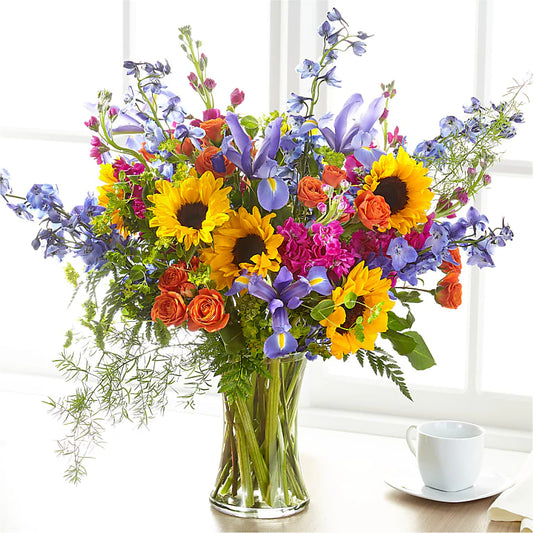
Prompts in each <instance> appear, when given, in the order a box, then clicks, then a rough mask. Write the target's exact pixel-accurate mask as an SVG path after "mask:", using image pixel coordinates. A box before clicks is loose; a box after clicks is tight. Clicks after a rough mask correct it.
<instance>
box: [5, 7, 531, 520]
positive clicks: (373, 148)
mask: <svg viewBox="0 0 533 533" xmlns="http://www.w3.org/2000/svg"><path fill="white" fill-rule="evenodd" d="M318 33H319V36H320V37H321V38H322V41H323V50H322V55H321V57H320V59H319V60H318V61H312V60H308V59H306V60H304V61H303V63H302V64H301V65H300V66H299V67H298V69H297V70H298V72H299V73H300V75H301V78H303V79H309V82H310V89H309V93H308V94H307V95H297V94H294V93H291V95H290V97H289V99H288V102H287V104H288V105H287V110H286V112H283V113H280V112H278V111H274V112H272V113H271V114H269V115H266V116H261V117H255V116H252V115H243V114H239V113H238V112H237V108H238V106H240V105H241V104H242V102H243V100H244V98H245V95H244V92H243V91H241V90H239V89H235V90H234V91H233V92H232V93H231V95H230V103H229V105H228V106H227V108H226V110H225V111H224V112H221V111H220V110H219V109H218V108H216V107H215V102H214V89H215V87H216V82H215V81H214V80H213V79H212V78H210V77H208V75H207V64H208V61H207V57H206V55H205V54H204V53H202V52H201V50H200V46H201V44H200V43H199V42H198V41H195V40H194V39H193V37H192V34H191V29H190V27H183V28H180V36H179V38H180V42H181V47H182V49H183V50H184V51H185V53H186V56H187V58H188V60H190V61H191V63H192V65H193V67H194V69H193V71H192V72H191V73H190V74H189V75H188V81H189V83H190V86H191V87H192V89H193V91H194V92H195V93H196V94H197V95H198V96H199V97H200V98H201V100H202V101H203V103H204V105H205V111H204V112H203V115H202V117H194V116H192V115H190V114H189V113H188V112H187V111H186V109H185V107H184V105H183V103H182V99H181V97H180V96H178V95H176V94H174V93H173V92H172V91H171V90H170V89H169V88H168V87H167V86H166V85H165V77H166V76H167V75H168V74H169V73H170V66H169V65H168V63H164V64H163V63H161V62H156V63H154V64H152V63H147V62H134V61H126V62H125V63H124V67H125V68H126V69H127V73H128V75H130V76H131V77H132V80H134V83H133V85H132V86H130V87H129V89H128V91H127V93H126V95H125V96H124V100H123V103H122V104H120V105H115V104H114V103H113V101H112V95H111V94H110V93H109V92H108V91H101V92H100V93H99V94H98V101H97V103H96V105H94V106H92V108H91V109H92V116H91V117H90V118H89V119H88V120H87V122H86V123H85V125H86V126H87V128H89V130H91V132H92V133H93V136H92V139H91V151H90V155H91V156H92V157H93V158H94V159H95V161H96V163H97V164H98V165H99V180H100V184H99V186H98V187H96V191H95V193H90V194H89V195H88V196H87V198H86V199H85V200H84V202H83V204H81V205H79V206H76V207H74V208H72V209H67V208H66V207H65V206H64V205H63V202H62V201H61V199H60V196H59V193H58V191H57V189H56V187H55V186H53V185H49V184H35V185H34V186H33V187H32V188H31V189H30V191H29V192H28V193H27V195H26V196H22V197H17V196H16V195H14V194H13V192H12V188H11V185H10V182H9V176H8V173H7V171H2V174H1V176H0V193H1V194H2V196H3V197H4V199H5V200H6V202H7V206H8V207H9V208H10V209H12V210H13V211H14V212H15V214H17V215H18V216H20V217H22V218H24V219H28V220H34V221H37V222H39V225H40V228H39V231H38V234H37V236H36V237H35V239H34V241H33V242H32V246H33V247H34V248H35V249H36V250H37V249H44V255H45V257H56V258H58V259H59V260H64V259H65V257H67V256H70V257H72V258H73V261H78V265H80V264H81V265H82V267H81V269H80V267H79V266H74V265H73V264H70V263H69V264H67V266H66V268H65V271H66V275H67V279H68V280H69V281H70V282H71V283H72V285H73V286H74V291H75V296H76V297H77V298H83V302H84V303H83V316H82V317H81V319H80V323H79V326H78V327H77V328H76V329H75V330H69V331H68V332H67V338H66V342H65V345H64V349H63V352H62V353H61V356H60V358H59V359H58V361H57V366H58V368H59V370H60V371H61V372H62V373H63V374H64V375H65V377H66V378H67V379H71V380H76V382H77V383H78V388H77V390H76V392H75V393H74V394H72V395H70V396H66V397H64V398H60V399H57V400H55V399H50V400H49V403H50V405H51V406H52V407H53V409H54V411H55V412H56V413H57V414H58V415H60V416H61V417H62V418H63V419H64V420H65V422H66V424H67V425H68V427H69V429H70V434H69V435H68V436H67V437H66V438H65V439H63V440H62V441H60V446H61V452H62V453H63V454H65V455H66V456H68V457H69V458H70V459H71V463H70V465H69V467H68V468H67V471H66V475H67V478H69V479H70V480H71V481H74V482H77V481H79V480H80V478H81V476H82V475H83V474H85V466H84V462H83V459H84V458H85V457H86V456H87V455H88V454H89V453H90V450H91V449H92V447H93V446H94V445H95V444H99V443H100V442H101V439H102V431H103V426H102V424H101V420H103V419H105V420H108V421H111V422H116V421H120V420H123V419H135V420H137V421H139V422H141V423H146V422H147V421H148V419H149V418H150V417H151V416H152V415H153V414H154V413H156V412H159V411H163V410H164V409H165V407H166V405H167V403H168V401H169V395H170V393H172V392H176V391H177V394H178V396H180V397H181V398H184V399H185V400H186V401H187V403H189V404H192V403H193V401H194V398H195V395H196V394H198V393H202V392H203V391H205V390H206V389H207V388H208V387H209V385H210V382H211V381H212V380H214V379H216V380H217V384H218V390H219V392H220V393H222V395H223V399H224V421H225V427H224V438H223V447H222V454H221V463H220V469H219V473H218V475H217V478H216V482H215V487H214V489H213V492H212V494H211V501H212V503H213V505H215V507H217V508H218V509H220V510H222V511H225V512H229V513H232V514H236V515H242V516H258V517H267V516H269V517H270V516H285V515H288V514H292V513H295V512H298V511H299V510H301V509H302V508H303V507H304V506H305V505H306V504H307V503H308V501H309V497H308V494H307V491H306V488H305V484H304V482H303V476H302V472H301V468H300V464H299V461H298V453H297V438H296V426H297V411H298V394H299V390H300V386H301V383H302V378H303V371H304V368H305V364H306V361H308V360H309V361H313V360H315V359H317V358H318V357H320V358H322V359H329V358H331V357H332V356H333V357H334V358H336V359H341V360H347V359H348V358H349V357H355V358H356V359H357V360H358V361H359V363H360V364H361V365H363V364H364V363H365V361H366V362H367V363H368V364H369V366H370V367H371V368H372V370H373V371H374V372H375V373H376V374H380V375H385V376H386V377H387V378H389V379H390V380H391V381H392V382H393V383H394V384H396V385H397V386H398V387H399V389H400V391H401V392H402V393H403V394H404V395H405V396H406V397H408V398H410V397H411V396H410V393H409V390H408V387H407V385H406V383H405V380H404V377H403V373H402V370H401V368H400V366H399V364H398V363H397V361H396V359H395V356H394V355H393V354H398V355H400V356H405V357H406V359H407V360H408V362H409V363H410V364H411V365H412V366H413V367H414V368H416V369H419V370H422V369H425V368H428V367H430V366H432V365H434V364H435V362H434V360H433V357H432V355H431V352H430V349H429V348H428V346H427V345H426V343H425V342H424V340H423V338H422V336H421V335H420V334H419V333H418V332H417V331H416V330H415V329H414V323H415V317H414V314H413V311H412V307H413V306H414V305H415V304H417V303H419V302H421V301H422V300H421V293H426V294H428V295H430V296H431V297H432V298H434V299H435V300H436V302H437V303H438V304H440V305H441V306H444V307H448V308H456V307H458V306H459V305H460V303H461V283H460V281H459V278H460V273H461V268H462V263H463V261H466V263H467V264H469V265H474V266H477V267H480V268H483V267H492V266H494V262H493V259H492V255H493V252H494V250H495V249H496V248H498V247H501V246H505V244H506V243H507V241H509V240H510V239H512V236H513V234H512V232H511V230H510V228H509V226H507V225H506V224H505V223H502V225H501V226H500V227H498V228H491V227H489V222H488V220H487V218H486V217H485V216H484V215H483V214H481V213H479V212H478V211H477V210H476V208H474V207H466V206H467V204H468V203H469V202H470V201H471V200H472V199H473V198H474V197H475V195H476V194H477V193H478V192H479V191H480V190H481V189H482V188H483V187H484V186H486V185H488V184H489V183H490V181H491V178H490V176H489V174H488V169H489V167H490V166H491V165H492V164H493V163H494V162H495V161H496V160H497V158H498V149H499V147H500V145H501V143H502V142H503V141H505V140H506V139H508V138H510V137H512V136H514V135H515V133H516V130H515V124H517V123H520V122H522V121H523V116H522V113H521V112H520V105H521V101H520V95H521V94H522V93H523V89H524V87H525V86H526V85H527V83H528V82H526V83H524V84H521V85H517V86H516V87H513V88H512V89H510V91H509V93H508V94H507V95H506V98H505V100H504V101H502V102H501V103H499V104H497V105H496V104H490V105H484V104H482V103H481V102H480V101H478V100H477V99H476V98H472V99H471V102H470V103H469V105H467V106H465V107H464V117H463V118H457V117H455V116H447V117H445V118H443V119H442V120H441V121H440V134H439V135H438V136H437V137H436V138H433V139H429V140H425V141H423V142H420V143H418V144H417V145H416V146H415V147H414V149H413V150H412V151H410V150H409V149H408V146H407V142H406V139H405V137H404V136H402V135H401V134H400V131H399V129H398V128H397V127H396V128H395V129H394V130H393V131H390V129H389V127H388V115H389V108H390V104H391V101H392V99H393V98H394V96H395V94H396V89H395V87H394V82H392V83H388V84H382V85H381V88H380V90H379V91H377V94H376V96H377V97H376V98H374V99H373V100H371V101H370V102H369V103H368V104H366V103H365V102H364V100H363V97H362V96H361V95H360V94H359V93H355V94H353V95H352V96H350V97H349V98H348V99H347V101H346V102H345V104H344V105H343V106H342V108H341V109H340V110H338V111H337V112H336V114H332V113H328V114H327V115H325V116H323V117H317V116H316V113H315V107H316V105H317V102H318V101H319V97H320V92H321V90H322V89H323V88H324V87H325V86H331V87H338V86H339V85H340V82H339V80H338V79H337V74H336V66H335V61H336V60H337V57H338V55H339V53H341V52H346V51H348V52H350V53H353V54H354V55H355V56H356V57H357V56H360V55H362V54H363V53H365V52H366V45H367V40H368V39H369V37H370V36H369V35H367V34H366V33H364V32H362V31H359V32H357V33H356V34H352V33H351V32H350V29H349V27H348V24H347V23H346V21H345V20H344V19H343V17H342V16H341V14H340V13H339V12H338V10H336V9H333V10H332V11H330V12H329V13H328V14H327V20H325V21H324V23H323V24H322V25H321V26H320V27H319V29H318ZM430 270H431V271H438V272H441V273H442V278H441V279H440V281H439V282H438V283H437V284H436V286H435V287H433V288H428V287H427V285H425V286H424V288H421V287H420V285H419V280H420V279H421V278H422V277H423V276H424V274H425V273H426V272H427V271H430ZM180 384H182V385H185V388H184V389H179V390H178V389H177V387H178V385H180Z"/></svg>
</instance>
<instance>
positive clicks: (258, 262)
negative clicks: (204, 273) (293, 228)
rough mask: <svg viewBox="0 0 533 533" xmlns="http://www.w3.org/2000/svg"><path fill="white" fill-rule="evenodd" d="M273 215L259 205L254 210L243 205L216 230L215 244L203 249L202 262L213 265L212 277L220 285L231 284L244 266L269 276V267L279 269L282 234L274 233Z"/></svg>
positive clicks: (220, 286) (250, 270) (274, 270)
mask: <svg viewBox="0 0 533 533" xmlns="http://www.w3.org/2000/svg"><path fill="white" fill-rule="evenodd" d="M274 216H275V214H274V213H272V214H270V215H267V216H265V217H262V218H261V213H259V209H257V207H254V208H253V211H252V213H249V212H248V211H246V209H245V208H244V207H241V208H239V211H238V212H237V213H235V212H233V213H232V214H231V215H230V219H229V220H228V221H227V222H226V223H225V224H224V225H223V226H221V227H220V228H218V229H217V230H216V231H215V233H214V237H213V240H214V246H213V248H212V249H209V248H206V249H205V250H204V251H203V254H202V262H204V263H206V264H208V265H209V266H210V267H211V279H213V280H214V281H215V283H216V285H217V289H219V290H221V289H223V288H225V287H230V286H231V284H232V283H233V280H234V279H235V278H236V277H237V276H239V274H240V273H241V270H243V269H246V270H247V271H248V273H249V274H252V273H255V274H259V275H260V276H266V274H267V272H268V271H269V270H270V271H272V272H277V271H278V270H279V267H280V265H279V262H280V261H281V257H280V255H279V252H278V248H279V247H280V246H281V243H282V242H283V236H282V235H277V234H274V228H273V227H272V225H271V224H270V221H271V220H272V218H274Z"/></svg>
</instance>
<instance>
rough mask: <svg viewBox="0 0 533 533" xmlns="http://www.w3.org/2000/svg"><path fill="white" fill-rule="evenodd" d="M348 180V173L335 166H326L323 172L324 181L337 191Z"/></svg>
mask: <svg viewBox="0 0 533 533" xmlns="http://www.w3.org/2000/svg"><path fill="white" fill-rule="evenodd" d="M345 179H346V171H345V170H342V169H340V168H339V167H336V166H334V165H326V166H325V167H324V171H323V172H322V181H323V182H324V183H326V184H327V185H331V186H332V187H333V188H334V189H336V188H337V187H338V186H339V185H340V183H341V181H342V180H345Z"/></svg>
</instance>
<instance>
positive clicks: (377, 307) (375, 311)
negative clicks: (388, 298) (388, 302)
mask: <svg viewBox="0 0 533 533" xmlns="http://www.w3.org/2000/svg"><path fill="white" fill-rule="evenodd" d="M383 304H384V302H379V303H377V304H376V305H375V306H374V307H373V308H372V309H371V311H370V315H369V317H368V323H369V324H372V322H374V320H376V318H377V317H378V316H379V315H380V313H381V310H382V309H383Z"/></svg>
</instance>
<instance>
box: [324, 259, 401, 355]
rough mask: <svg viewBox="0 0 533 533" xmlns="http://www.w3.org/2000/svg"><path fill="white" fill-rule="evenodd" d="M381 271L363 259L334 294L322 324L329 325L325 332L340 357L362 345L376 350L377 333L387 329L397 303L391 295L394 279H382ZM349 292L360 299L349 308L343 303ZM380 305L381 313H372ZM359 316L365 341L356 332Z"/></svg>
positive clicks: (334, 353)
mask: <svg viewBox="0 0 533 533" xmlns="http://www.w3.org/2000/svg"><path fill="white" fill-rule="evenodd" d="M381 274H382V271H381V268H373V269H371V270H369V269H368V267H366V266H365V264H364V262H363V261H361V262H360V263H358V264H357V265H356V266H355V267H354V268H353V269H352V270H351V271H350V273H349V274H348V278H347V280H346V283H345V284H344V286H343V287H337V288H336V289H335V290H334V291H333V294H332V296H331V297H332V299H333V301H334V303H335V310H334V311H333V313H331V314H330V315H329V316H328V317H327V318H325V319H324V320H321V321H320V324H321V325H322V326H324V327H325V328H326V335H327V336H328V338H329V339H330V340H331V348H330V350H331V354H332V355H334V356H335V357H336V358H337V359H342V357H343V356H344V355H346V354H350V353H355V352H357V350H359V348H363V349H365V350H373V349H374V344H375V342H376V338H377V336H378V333H380V332H382V331H386V330H387V321H388V320H387V319H388V317H387V312H388V311H390V310H391V309H392V308H393V307H394V302H393V301H391V299H390V298H389V294H388V291H389V289H390V286H391V282H390V280H388V279H381ZM350 293H351V296H352V297H353V295H355V296H356V297H357V298H356V301H355V305H354V306H353V307H352V308H351V309H348V308H347V307H345V306H344V302H345V299H346V296H347V295H348V294H350ZM378 304H381V308H380V309H379V313H377V316H371V315H373V314H374V315H375V314H376V311H377V308H376V306H377V305H378ZM359 317H362V318H363V321H362V323H361V326H362V332H363V334H364V339H363V340H360V339H358V338H357V335H356V333H355V326H356V324H357V319H358V318H359Z"/></svg>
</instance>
